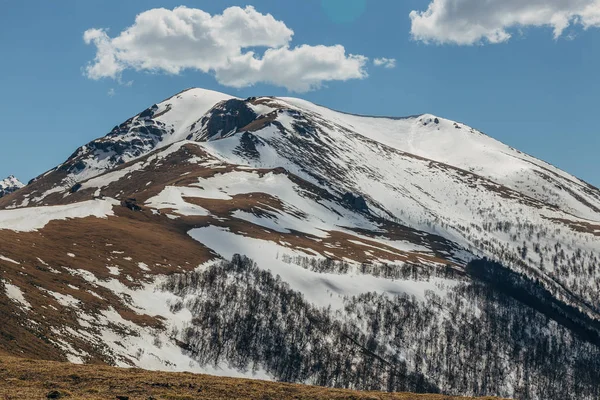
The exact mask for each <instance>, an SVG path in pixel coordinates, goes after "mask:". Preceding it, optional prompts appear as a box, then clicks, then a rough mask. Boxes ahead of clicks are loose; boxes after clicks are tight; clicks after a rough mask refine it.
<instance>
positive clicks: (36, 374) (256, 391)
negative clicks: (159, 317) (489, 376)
mask: <svg viewBox="0 0 600 400" xmlns="http://www.w3.org/2000/svg"><path fill="white" fill-rule="evenodd" d="M0 393H2V395H3V396H4V397H3V399H6V400H13V399H14V400H17V399H45V398H50V397H52V396H53V395H54V396H58V397H57V398H68V399H89V400H107V399H116V398H118V397H117V396H121V397H122V398H125V397H127V398H128V399H130V400H136V399H144V400H146V399H150V398H153V399H156V400H163V399H165V400H166V399H168V400H187V399H197V400H230V399H247V400H254V399H255V400H267V399H272V400H288V399H290V400H291V399H294V400H302V399H305V400H309V399H310V400H320V399H323V400H359V399H360V400H409V399H410V400H413V399H414V400H459V399H467V398H465V397H448V396H440V395H417V394H413V393H395V394H389V393H381V392H356V391H350V390H341V389H326V388H321V387H315V386H303V385H290V384H280V383H272V382H266V381H256V380H247V379H232V378H222V377H214V376H208V375H194V374H184V373H179V374H178V373H163V372H149V371H143V370H139V369H120V368H113V367H107V366H101V365H89V366H82V365H74V364H65V363H56V362H47V361H39V360H27V359H20V358H10V357H0ZM48 396H50V397H48ZM482 400H493V399H492V398H485V399H482Z"/></svg>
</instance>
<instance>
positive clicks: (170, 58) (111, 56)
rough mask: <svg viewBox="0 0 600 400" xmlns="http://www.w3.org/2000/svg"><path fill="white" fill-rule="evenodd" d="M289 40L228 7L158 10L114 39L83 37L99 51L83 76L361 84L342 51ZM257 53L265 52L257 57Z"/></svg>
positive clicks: (98, 33) (361, 69)
mask: <svg viewBox="0 0 600 400" xmlns="http://www.w3.org/2000/svg"><path fill="white" fill-rule="evenodd" d="M293 34H294V32H293V31H292V30H291V29H290V28H288V27H287V26H286V25H285V23H283V22H282V21H277V20H276V19H275V18H274V17H273V16H272V15H270V14H261V13H259V12H257V11H256V10H255V9H254V7H251V6H248V7H246V8H240V7H230V8H227V9H225V10H224V11H223V13H222V14H219V15H210V14H208V13H206V12H204V11H202V10H199V9H193V8H187V7H177V8H175V9H173V10H167V9H164V8H157V9H152V10H148V11H145V12H143V13H141V14H139V15H138V16H137V17H136V19H135V23H134V24H133V25H132V26H130V27H129V28H127V29H125V30H124V31H123V32H121V33H120V34H119V35H118V36H116V37H114V38H111V37H110V36H109V35H108V32H107V30H104V29H89V30H87V31H86V32H85V33H84V35H83V39H84V41H85V42H86V43H87V44H93V45H95V46H96V49H97V51H96V57H95V59H94V61H93V62H91V63H89V64H88V65H87V67H86V68H85V74H86V76H87V77H89V78H90V79H101V78H113V79H117V80H119V79H120V77H121V73H122V72H123V71H125V70H127V69H134V70H137V71H151V72H164V73H169V74H179V73H180V72H181V71H183V70H187V69H190V70H197V71H201V72H204V73H212V74H214V75H215V77H216V79H217V80H218V81H219V82H220V83H221V84H223V85H227V86H233V87H245V86H251V85H253V84H256V83H260V82H263V83H270V84H274V85H278V86H283V87H286V88H288V89H289V90H292V91H297V92H304V91H308V90H311V89H317V88H319V87H320V86H321V85H322V84H323V83H324V82H326V81H334V80H341V81H345V80H349V79H362V78H365V77H367V73H366V70H365V66H366V63H367V61H368V59H367V58H366V57H364V56H360V55H351V54H346V51H345V49H344V47H343V46H340V45H337V46H308V45H302V46H298V47H291V46H290V42H291V40H292V36H293ZM257 48H266V50H265V51H264V53H263V54H257V51H258V50H257Z"/></svg>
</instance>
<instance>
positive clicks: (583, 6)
mask: <svg viewBox="0 0 600 400" xmlns="http://www.w3.org/2000/svg"><path fill="white" fill-rule="evenodd" d="M410 19H411V21H412V27H411V34H412V36H413V38H414V39H415V40H419V41H423V42H426V43H430V42H434V43H439V44H444V43H454V44H459V45H471V44H477V43H481V42H489V43H501V42H506V41H507V40H509V39H510V38H511V33H510V32H509V30H510V29H511V28H517V29H518V28H523V27H530V26H531V27H550V28H552V29H553V31H554V38H559V37H560V36H561V35H562V34H563V32H564V31H565V29H567V28H568V27H570V26H572V25H580V26H582V27H583V28H584V29H588V28H592V27H600V0H486V1H483V0H431V3H430V4H429V7H428V8H427V10H426V11H412V12H411V13H410Z"/></svg>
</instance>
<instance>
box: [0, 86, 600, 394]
mask: <svg viewBox="0 0 600 400" xmlns="http://www.w3.org/2000/svg"><path fill="white" fill-rule="evenodd" d="M2 209H4V210H2ZM28 215H29V216H31V217H32V218H31V221H28V224H27V225H25V224H24V225H23V227H19V226H16V225H15V224H18V223H19V220H20V219H24V218H26V217H27V216H28ZM34 217H35V218H34ZM19 218H20V219H19ZM3 221H4V222H3ZM35 221H38V222H35ZM0 231H1V232H2V235H0V264H2V266H3V267H4V268H5V270H6V271H7V272H6V274H5V276H6V277H5V278H3V279H4V281H3V282H4V283H3V286H4V288H5V290H4V292H5V296H6V298H7V299H8V300H7V302H5V304H8V305H10V306H12V307H16V308H17V309H18V310H19V313H21V314H23V315H24V316H27V318H29V320H28V321H31V323H30V324H29V325H27V324H25V325H23V324H20V325H18V326H19V327H20V328H18V329H20V331H19V332H11V335H13V336H14V335H17V334H18V335H25V336H23V337H26V333H27V332H29V333H30V334H32V335H33V337H35V338H39V337H40V335H47V336H48V337H51V340H50V342H45V344H44V343H41V342H37V341H35V340H36V339H32V340H33V342H32V343H34V344H35V346H40V347H41V348H44V349H45V351H47V352H48V354H49V355H48V357H55V358H56V357H58V356H57V355H55V354H62V355H63V356H66V357H69V358H70V359H72V360H75V361H87V360H92V359H102V360H105V361H108V362H111V363H114V364H118V365H135V366H140V367H145V368H156V369H175V370H186V369H191V370H195V371H208V372H211V373H216V372H219V371H221V372H222V373H224V374H228V375H231V374H250V375H251V374H252V372H254V373H256V374H258V376H260V377H266V378H272V379H281V380H291V381H301V382H311V383H317V384H323V385H332V386H333V385H341V386H347V387H359V388H369V389H388V390H400V389H403V390H404V389H406V390H415V391H423V390H439V391H442V392H446V393H461V394H496V395H502V396H506V397H518V396H519V393H527V394H528V396H529V397H530V398H542V397H539V393H540V390H542V389H543V388H544V387H545V386H543V385H542V384H539V382H542V381H544V382H546V381H547V380H549V381H551V382H552V385H554V384H555V381H554V378H552V377H549V375H548V374H547V371H549V369H546V367H548V365H547V364H544V363H547V362H550V361H548V360H553V361H552V362H555V363H558V364H560V365H561V368H564V371H562V372H561V373H564V374H565V375H568V376H569V377H570V378H569V379H570V380H569V381H568V382H563V383H564V385H563V389H561V390H563V391H562V392H560V395H563V396H564V393H565V391H566V392H567V393H574V392H573V391H574V390H577V391H578V392H577V393H578V396H579V398H594V397H593V396H594V395H595V393H597V392H593V389H590V387H589V385H588V386H586V385H587V383H586V384H582V382H584V380H581V379H583V378H577V376H579V375H580V374H581V373H582V369H581V368H583V369H589V366H590V365H600V347H598V346H600V339H599V338H600V192H599V191H598V189H596V188H594V187H592V186H591V185H589V184H586V183H585V182H583V181H581V180H579V179H577V178H575V177H573V176H571V175H569V174H568V173H566V172H563V171H560V170H559V169H557V168H555V167H553V166H551V165H549V164H547V163H545V162H543V161H540V160H537V159H535V158H533V157H531V156H529V155H526V154H523V153H521V152H519V151H518V150H515V149H513V148H510V147H509V146H506V145H504V144H502V143H500V142H498V141H496V140H494V139H492V138H490V137H488V136H486V135H484V134H482V133H481V132H479V131H477V130H475V129H472V128H469V127H468V126H466V125H464V124H461V123H457V122H453V121H450V120H447V119H444V118H440V117H436V116H433V115H421V116H413V117H407V118H383V117H367V116H357V115H349V114H344V113H341V112H337V111H333V110H330V109H327V108H324V107H321V106H318V105H315V104H312V103H309V102H306V101H304V100H300V99H293V98H272V97H252V98H248V99H238V98H234V97H231V96H228V95H225V94H220V93H215V92H211V91H206V90H202V89H190V90H188V91H185V92H182V93H180V94H178V95H176V96H174V97H172V98H170V99H168V100H166V101H164V102H162V103H158V104H157V105H155V106H152V107H150V108H149V109H147V110H146V111H144V112H142V113H140V114H139V115H137V116H135V117H133V118H132V119H130V120H128V121H126V122H125V123H123V124H121V125H119V126H118V127H115V129H113V131H112V132H111V133H110V134H109V135H107V136H106V137H104V138H101V139H98V140H95V141H93V142H91V143H89V144H87V145H85V146H83V147H81V148H80V149H78V150H77V151H76V152H75V153H74V155H73V156H72V157H70V158H69V160H67V161H66V162H65V163H63V164H61V165H60V166H58V167H57V168H55V169H52V170H50V171H49V172H48V173H46V174H44V175H43V176H40V177H38V178H37V179H35V180H34V181H33V182H32V183H31V184H30V185H28V186H27V187H25V188H24V189H22V190H20V191H19V192H18V193H16V194H13V195H12V196H10V197H9V198H5V199H3V200H0ZM29 244H32V246H29ZM5 249H6V250H5ZM235 254H244V255H246V256H248V257H250V258H251V259H252V260H254V261H255V262H256V266H252V263H251V262H247V261H243V260H240V259H238V258H236V257H235ZM484 257H485V258H486V260H488V261H485V262H484V264H483V267H481V265H480V264H474V263H473V260H476V259H481V258H484ZM232 258H233V259H234V262H232V263H231V264H227V263H225V264H219V263H218V262H217V261H216V260H222V259H232ZM236 260H237V261H236ZM490 260H493V261H496V262H498V264H495V263H492V262H491V261H490ZM474 265H480V266H479V267H475V266H474ZM55 276H60V278H61V279H58V280H57V279H55ZM167 276H168V277H167ZM277 276H278V278H277ZM1 293H2V291H1V290H0V300H1V299H2V295H1ZM515 293H516V294H515ZM296 294H299V295H300V296H301V297H295V296H296ZM49 299H54V300H51V304H52V307H54V309H55V310H56V311H57V314H56V315H54V311H49V309H48V307H47V306H46V303H47V302H48V301H49ZM266 304H269V305H270V306H268V307H267V306H266ZM24 305H27V307H25V306H24ZM44 307H45V308H44ZM40 308H43V309H44V310H45V311H44V312H42V311H40ZM61 310H62V311H69V312H66V313H65V312H60V311H61ZM252 310H254V311H252ZM374 310H378V311H377V312H375V311H374ZM408 310H413V311H410V312H409V311H408ZM46 311H48V312H49V314H48V313H45V312H46ZM42 315H43V317H44V318H41V317H42ZM400 316H402V317H400ZM421 316H423V318H424V319H421ZM261 318H262V319H261ZM396 318H400V319H396ZM279 320H281V321H285V322H282V325H277V324H275V323H274V321H279ZM523 320H528V321H533V322H531V323H532V329H531V330H527V331H526V332H525V331H521V330H519V328H518V326H521V325H522V321H523ZM240 321H243V323H240ZM294 321H297V322H294ZM315 321H319V322H318V323H316V322H315ZM497 321H502V322H501V325H502V327H501V328H499V327H498V326H497V324H498V322H497ZM314 324H316V326H318V329H317V328H315V325H314ZM403 324H406V325H403ZM474 326H479V327H480V329H481V330H482V332H486V335H487V336H486V340H488V344H486V346H487V347H485V349H487V350H484V348H483V347H478V346H472V345H468V343H471V342H470V340H475V338H476V337H477V333H476V332H475V331H471V329H472V327H474ZM382 327H383V328H382ZM394 327H397V329H396V328H394ZM442 327H443V328H442ZM242 328H243V329H242ZM219 329H220V330H219ZM240 329H242V330H241V331H239V330H240ZM315 329H317V331H316V332H317V333H315ZM394 329H396V330H394ZM217 330H219V331H218V332H217ZM32 332H34V333H32ZM233 332H235V333H233ZM294 332H303V333H302V334H301V335H300V336H302V337H298V336H295V335H296V334H295V333H294ZM318 332H321V333H318ZM340 332H341V333H340ZM440 332H444V334H443V335H442V334H441V333H440ZM515 332H516V333H515ZM229 333H231V336H228V335H229ZM305 334H306V335H308V336H306V337H304V336H303V335H305ZM272 335H275V336H272ZM277 335H279V336H277ZM440 335H441V336H440ZM453 335H455V336H453ZM469 335H473V337H472V338H467V337H468V336H469ZM44 337H46V336H44ZM152 337H156V338H157V339H156V340H155V341H151V340H150V338H152ZM258 337H260V338H262V339H261V340H263V341H262V342H261V341H259V343H257V342H255V341H256V340H257V339H256V338H258ZM211 338H212V339H211ZM348 338H350V342H349V343H350V344H348V342H347V341H348ZM557 338H558V339H557ZM547 340H559V342H560V343H558V344H557V345H556V346H555V347H552V349H551V350H548V351H549V353H548V354H547V355H546V356H545V357H546V358H545V360H546V361H543V362H542V361H540V360H538V358H537V357H538V356H539V354H538V353H537V350H536V349H537V346H538V345H540V346H541V345H542V344H541V343H545V342H544V341H547ZM269 341H272V342H269ZM263 342H264V343H271V345H272V346H274V347H276V346H284V347H285V346H288V345H289V346H296V345H298V346H300V345H299V343H304V347H302V348H300V349H299V348H296V347H294V348H287V347H286V349H281V354H286V355H285V356H282V357H287V356H289V357H291V360H293V361H290V360H288V359H287V358H282V359H279V360H278V359H277V358H276V357H275V358H273V357H274V356H273V354H272V353H269V352H268V351H266V350H265V349H262V347H261V343H263ZM48 343H50V345H49V344H48ZM215 343H217V344H219V346H217V344H215ZM284 343H285V345H284ZM307 343H311V345H308V344H307ZM0 344H1V343H0ZM434 344H435V345H434ZM454 345H456V346H458V347H456V348H461V349H462V350H460V352H462V353H461V355H460V356H457V355H456V354H454V353H447V351H449V350H447V349H452V348H455V347H454ZM32 346H33V345H32ZM215 346H216V347H215ZM253 346H255V347H253ZM347 346H350V347H347ZM357 346H358V347H357ZM361 346H363V347H361ZM432 346H434V347H436V346H437V347H436V348H435V349H434V348H432ZM248 349H253V350H252V351H251V352H250V353H248V351H250V350H248ZM357 349H359V350H357ZM565 349H566V350H565ZM317 350H318V351H317ZM54 352H56V353H54ZM313 352H316V353H313ZM290 354H291V355H290ZM294 354H296V355H295V356H293V355H294ZM369 354H370V356H369ZM515 354H518V356H516V355H515ZM365 355H366V356H365ZM486 355H487V356H486ZM583 355H586V356H585V357H589V358H585V359H583V358H581V357H584V356H583ZM375 356H376V357H375ZM294 357H296V358H294ZM303 357H305V358H303ZM321 357H326V358H325V359H322V358H321ZM327 357H329V358H327ZM340 357H341V358H340ZM344 357H349V358H344ZM364 357H366V359H365V358H364ZM369 357H371V358H369ZM373 357H374V358H373ZM317 359H318V362H317V361H315V360H317ZM283 360H285V361H283ZM374 360H379V361H374ZM382 360H383V361H382ZM491 360H496V361H494V364H493V365H492V364H489V363H492V361H491ZM378 362H381V363H382V364H380V365H379V364H377V363H378ZM290 363H292V364H293V367H291V366H290V365H292V364H290ZM336 363H342V364H343V365H346V366H347V368H346V369H347V371H348V374H349V375H344V376H337V375H335V374H334V372H332V371H331V370H330V369H329V367H330V366H332V365H338V364H336ZM372 363H375V364H377V365H379V366H378V367H375V366H374V365H375V364H372ZM316 365H321V366H322V367H320V368H322V369H318V368H317V367H316ZM324 365H325V366H324ZM340 365H341V364H340ZM367 365H371V367H372V368H370V367H364V366H367ZM390 365H393V366H394V367H393V368H391V369H390ZM363 367H364V368H367V369H366V370H362V368H363ZM331 368H333V367H331ZM378 368H380V369H381V370H378ZM397 368H400V370H403V371H405V372H406V374H405V375H402V376H401V377H399V375H397V374H398V369H397ZM524 369H525V370H526V371H525V372H524V371H523V370H524ZM334 370H335V368H334ZM483 370H485V371H488V372H486V373H485V374H484V373H478V371H483ZM492 370H493V371H494V372H493V373H492V372H489V371H492ZM323 371H328V372H327V373H326V374H324V372H323ZM374 371H379V372H378V374H376V373H375V372H374ZM456 371H461V372H456ZM472 371H474V372H472ZM338 373H340V374H341V372H339V371H338ZM323 374H324V375H323ZM353 374H354V375H353ZM457 374H458V375H457ZM486 374H493V376H491V375H490V376H488V375H486ZM334 375H335V376H334ZM457 376H458V378H457ZM361 379H364V380H362V381H361ZM578 379H579V380H578ZM585 379H587V378H585ZM533 380H534V381H535V384H534V383H532V382H533ZM459 381H460V383H459ZM415 382H417V383H418V382H421V383H419V384H417V383H415ZM489 382H494V384H490V383H489ZM585 382H587V381H585ZM403 385H404V386H403ZM419 385H420V386H419ZM546 388H547V386H546ZM574 388H575V389H574ZM582 388H583V389H582ZM569 390H571V392H569ZM580 390H581V391H580ZM556 393H559V392H558V391H557V392H556ZM547 398H560V397H559V395H558V394H557V395H556V396H554V395H551V396H549V397H547Z"/></svg>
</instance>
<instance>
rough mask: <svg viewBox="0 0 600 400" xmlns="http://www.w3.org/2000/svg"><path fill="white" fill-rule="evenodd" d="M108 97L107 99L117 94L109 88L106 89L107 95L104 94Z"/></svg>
mask: <svg viewBox="0 0 600 400" xmlns="http://www.w3.org/2000/svg"><path fill="white" fill-rule="evenodd" d="M106 94H107V95H108V97H113V96H114V95H115V94H117V92H115V89H113V88H110V89H108V93H106Z"/></svg>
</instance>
